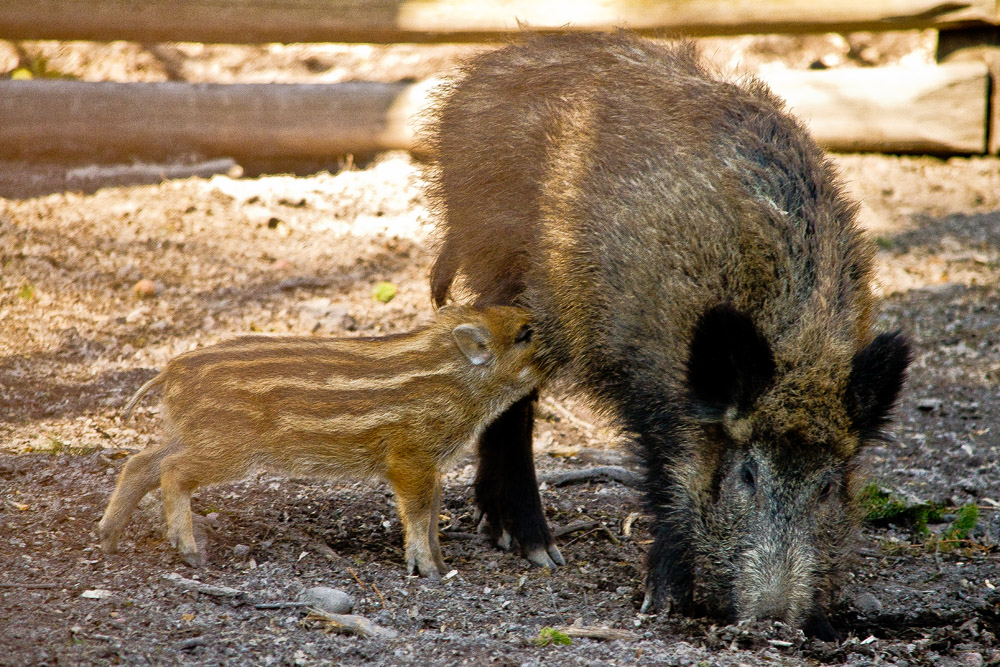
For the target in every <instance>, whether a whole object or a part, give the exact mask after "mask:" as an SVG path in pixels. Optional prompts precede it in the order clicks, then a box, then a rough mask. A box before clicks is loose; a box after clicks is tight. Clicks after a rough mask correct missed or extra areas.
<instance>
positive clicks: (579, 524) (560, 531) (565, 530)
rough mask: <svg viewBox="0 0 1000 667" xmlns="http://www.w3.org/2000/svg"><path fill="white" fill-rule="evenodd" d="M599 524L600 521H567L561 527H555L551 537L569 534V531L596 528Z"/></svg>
mask: <svg viewBox="0 0 1000 667" xmlns="http://www.w3.org/2000/svg"><path fill="white" fill-rule="evenodd" d="M599 525H601V522H600V521H576V522H574V523H568V524H566V525H565V526H563V527H562V528H556V529H555V530H553V531H552V537H562V536H564V535H569V534H570V533H575V532H577V531H578V530H590V529H591V528H596V527H597V526H599Z"/></svg>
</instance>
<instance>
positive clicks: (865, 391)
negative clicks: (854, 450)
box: [844, 331, 910, 438]
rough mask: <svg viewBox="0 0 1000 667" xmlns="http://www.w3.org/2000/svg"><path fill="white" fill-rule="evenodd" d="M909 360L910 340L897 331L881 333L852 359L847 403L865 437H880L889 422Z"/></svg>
mask: <svg viewBox="0 0 1000 667" xmlns="http://www.w3.org/2000/svg"><path fill="white" fill-rule="evenodd" d="M909 364H910V344H909V343H908V342H907V340H906V338H904V337H903V336H902V334H900V333H899V332H898V331H896V332H893V333H884V334H880V335H879V336H877V337H876V338H875V340H873V341H872V342H871V343H869V344H868V346H866V347H865V348H864V349H862V350H861V351H860V352H858V353H857V354H855V355H854V359H853V360H852V361H851V375H850V377H849V378H848V380H847V389H846V390H845V392H844V405H845V407H846V408H847V412H848V414H849V415H850V417H851V421H852V422H853V424H854V428H856V429H857V430H858V432H859V433H860V434H861V437H862V438H878V437H879V436H880V429H881V428H882V427H883V426H885V425H886V424H887V423H888V422H889V412H890V411H891V410H892V407H893V406H894V405H895V404H896V399H897V398H898V397H899V391H900V390H901V389H902V388H903V380H904V379H905V378H906V367H907V366H908V365H909Z"/></svg>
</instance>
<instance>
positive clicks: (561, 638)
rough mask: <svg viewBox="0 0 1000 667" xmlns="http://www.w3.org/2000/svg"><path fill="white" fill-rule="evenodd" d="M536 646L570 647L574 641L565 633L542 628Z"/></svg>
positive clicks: (535, 640) (536, 639) (536, 638)
mask: <svg viewBox="0 0 1000 667" xmlns="http://www.w3.org/2000/svg"><path fill="white" fill-rule="evenodd" d="M534 643H535V646H548V645H550V644H554V645H556V646H569V645H570V644H572V643H573V640H572V639H570V638H569V635H567V634H566V633H565V632H560V631H559V630H556V629H555V628H550V627H548V626H546V627H544V628H542V629H541V630H539V631H538V636H537V637H535V639H534Z"/></svg>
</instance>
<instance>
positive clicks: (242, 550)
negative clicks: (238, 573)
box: [233, 544, 250, 558]
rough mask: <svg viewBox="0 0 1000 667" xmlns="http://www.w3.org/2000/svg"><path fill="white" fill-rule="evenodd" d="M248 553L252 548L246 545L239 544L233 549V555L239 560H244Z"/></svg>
mask: <svg viewBox="0 0 1000 667" xmlns="http://www.w3.org/2000/svg"><path fill="white" fill-rule="evenodd" d="M248 553H250V547H248V546H247V545H245V544H237V545H236V546H235V547H233V555H234V556H236V557H237V558H243V557H244V556H246V555H247V554H248Z"/></svg>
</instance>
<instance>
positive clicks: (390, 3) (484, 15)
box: [0, 0, 1000, 43]
mask: <svg viewBox="0 0 1000 667" xmlns="http://www.w3.org/2000/svg"><path fill="white" fill-rule="evenodd" d="M519 24H525V25H527V26H529V27H530V28H531V29H533V30H559V31H563V30H608V29H613V28H616V27H622V26H623V27H628V28H631V29H633V30H638V31H640V32H646V33H663V32H666V33H670V34H688V35H725V34H742V33H753V32H828V31H840V32H845V31H852V30H895V29H906V28H928V27H932V28H933V27H947V26H968V25H996V24H1000V9H998V7H997V0H965V1H960V2H945V1H944V0H838V1H837V2H815V0H781V1H778V0H770V1H765V2H746V0H673V1H671V2H649V0H574V1H570V0H502V1H497V2H479V1H478V0H364V1H361V2H359V1H358V0H141V1H140V0H3V2H2V3H0V38H5V39H63V40H75V39H92V40H100V41H108V40H117V39H121V40H132V41H139V42H159V41H193V42H222V43H261V42H382V43H386V42H429V41H485V40H491V39H502V38H505V37H506V36H508V35H510V34H511V33H514V32H517V31H519V30H520V28H519Z"/></svg>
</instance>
